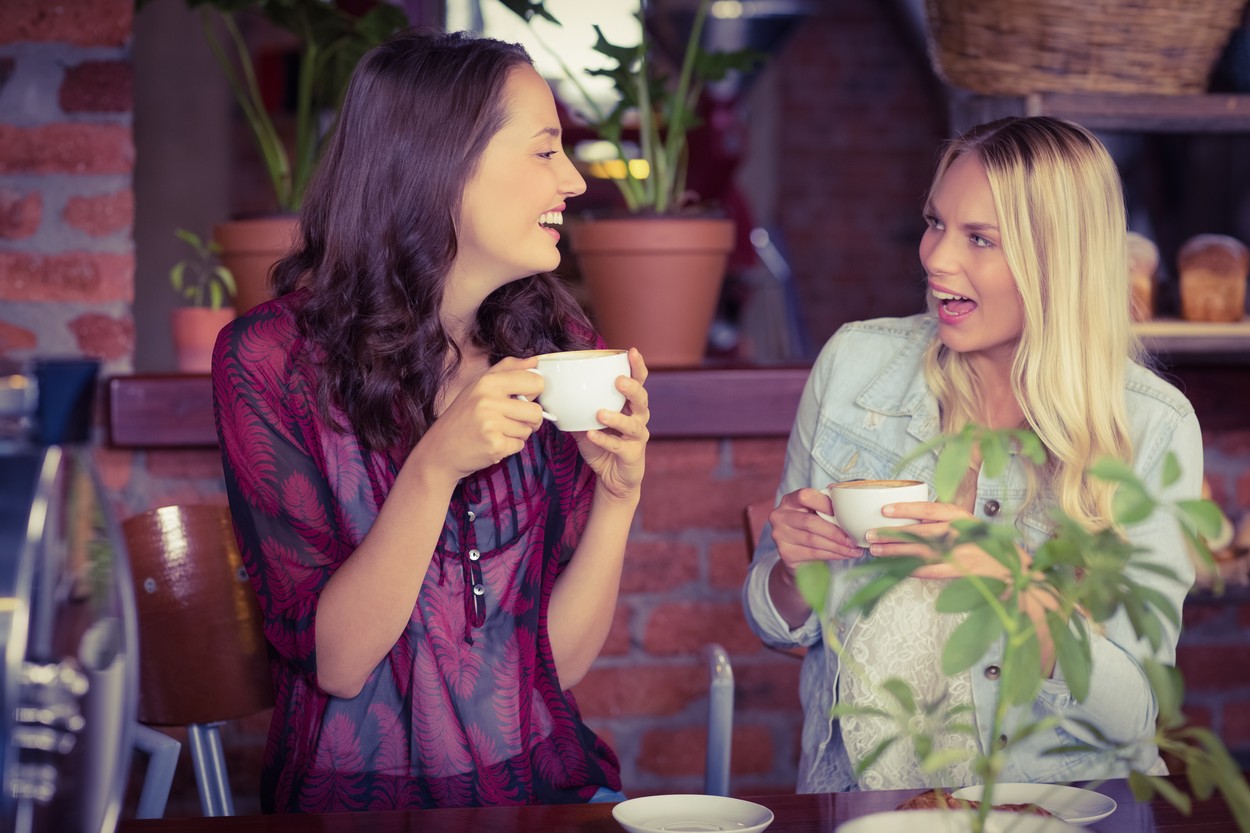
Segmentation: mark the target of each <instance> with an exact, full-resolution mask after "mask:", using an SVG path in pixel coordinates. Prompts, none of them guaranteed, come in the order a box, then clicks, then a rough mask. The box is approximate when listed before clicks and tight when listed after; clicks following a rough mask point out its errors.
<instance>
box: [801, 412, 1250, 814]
mask: <svg viewBox="0 0 1250 833" xmlns="http://www.w3.org/2000/svg"><path fill="white" fill-rule="evenodd" d="M1013 446H1014V448H1015V449H1016V450H1018V451H1019V453H1020V454H1021V455H1022V456H1025V457H1027V458H1028V459H1029V460H1031V461H1032V463H1033V464H1034V465H1036V466H1041V465H1043V464H1044V462H1045V459H1046V454H1045V451H1044V449H1043V447H1042V444H1041V442H1040V440H1038V438H1037V436H1036V435H1035V434H1033V433H1032V432H1031V431H1027V430H1011V431H990V430H986V429H982V428H979V427H977V426H968V427H967V428H965V429H964V430H963V431H962V432H960V433H958V434H956V435H951V436H944V437H939V438H937V439H935V440H934V441H932V442H930V443H928V444H926V445H924V446H922V447H920V448H919V449H917V451H916V452H915V453H914V454H913V455H912V457H909V458H908V459H914V458H915V457H916V456H919V455H922V454H928V453H932V452H934V451H938V461H937V465H936V468H935V470H934V481H935V482H934V484H933V486H934V489H935V491H936V493H937V499H938V500H939V501H945V502H949V501H951V500H952V499H953V496H954V494H955V492H956V490H957V488H958V486H959V482H960V480H961V478H962V477H963V475H964V473H965V472H966V471H967V470H968V466H969V464H970V462H971V460H972V459H973V454H974V452H975V451H977V450H979V451H980V454H981V459H982V460H983V461H984V462H983V466H984V472H985V474H986V475H987V476H989V477H994V476H997V475H998V474H1000V473H1001V472H1002V470H1003V469H1004V468H1005V466H1006V464H1007V461H1008V459H1009V456H1010V453H1009V452H1010V450H1011V449H1012V447H1013ZM1089 475H1090V476H1092V477H1096V478H1099V479H1102V480H1104V481H1110V482H1114V483H1115V484H1116V485H1117V492H1116V496H1115V521H1116V523H1117V524H1119V525H1121V526H1127V525H1130V524H1134V523H1138V522H1140V521H1143V520H1145V519H1146V518H1148V517H1150V516H1151V515H1152V514H1153V513H1155V512H1166V513H1169V514H1171V515H1173V516H1175V517H1176V519H1177V521H1178V522H1179V523H1180V525H1181V528H1182V529H1183V530H1184V533H1185V536H1186V538H1187V539H1188V541H1189V543H1190V545H1191V546H1192V548H1193V550H1194V552H1195V553H1197V554H1199V555H1200V557H1201V558H1202V560H1204V561H1206V562H1207V563H1208V564H1210V563H1211V562H1212V557H1211V553H1210V551H1209V549H1208V548H1207V545H1206V539H1207V538H1209V537H1212V536H1215V535H1217V534H1218V533H1219V530H1220V526H1221V523H1222V513H1221V512H1220V509H1219V507H1218V506H1216V505H1215V504H1214V503H1212V502H1211V501H1209V500H1183V501H1179V502H1176V503H1165V502H1161V501H1159V500H1158V499H1156V498H1155V497H1154V496H1153V494H1152V492H1151V488H1153V487H1157V486H1162V487H1166V486H1168V485H1171V484H1172V483H1174V482H1176V480H1177V479H1179V477H1180V465H1179V463H1178V462H1177V461H1176V459H1175V458H1174V457H1173V458H1171V459H1169V460H1168V461H1167V464H1166V465H1165V472H1164V480H1165V482H1164V483H1163V484H1145V483H1143V482H1141V480H1140V479H1139V478H1138V477H1137V475H1136V474H1135V473H1134V472H1133V470H1132V469H1131V468H1130V467H1128V466H1126V465H1124V464H1123V463H1120V462H1118V461H1115V460H1101V461H1098V462H1096V463H1095V464H1094V465H1093V466H1092V467H1091V468H1090V469H1089ZM1054 521H1055V532H1054V534H1053V537H1051V538H1050V539H1049V540H1048V541H1047V542H1046V543H1045V544H1044V545H1043V546H1042V547H1041V548H1040V549H1039V550H1038V551H1037V552H1036V553H1035V554H1034V556H1033V560H1032V563H1031V564H1030V565H1029V566H1028V567H1027V568H1026V567H1025V566H1024V565H1023V564H1022V561H1021V559H1020V557H1019V555H1018V553H1019V551H1020V547H1021V545H1022V541H1023V533H1021V531H1020V530H1019V529H1017V528H1016V526H1015V525H1014V524H1011V523H1009V522H1005V521H997V522H991V523H987V522H983V521H979V520H967V521H956V522H954V523H953V524H952V526H953V527H954V530H953V532H952V533H951V535H950V536H949V538H948V539H947V540H945V541H943V542H940V543H938V544H936V545H934V542H933V541H928V543H929V544H931V545H934V546H935V551H936V555H935V558H936V559H937V560H945V561H949V563H952V564H957V563H958V562H957V561H955V560H953V559H952V553H953V552H954V551H955V550H956V549H957V548H959V547H961V546H964V545H967V544H975V545H976V546H979V547H981V548H982V549H983V550H985V551H986V552H987V553H988V554H989V555H990V556H992V557H993V558H994V559H995V560H996V561H997V562H999V563H1000V564H1001V565H1002V566H1003V567H1004V568H1005V574H1006V575H1007V576H1008V577H1006V578H1004V579H1002V580H996V579H989V578H985V577H983V576H977V575H972V574H968V573H965V577H963V578H957V579H953V580H951V581H949V582H948V583H947V585H946V586H945V587H944V588H943V590H942V592H941V594H940V595H939V596H938V599H937V602H936V605H937V609H938V611H939V612H943V613H949V614H955V615H964V616H966V618H965V619H964V620H963V622H962V623H961V624H960V625H959V626H958V627H956V628H955V629H954V630H953V631H952V632H951V635H950V637H949V639H948V640H947V642H946V644H945V646H944V649H943V653H942V657H941V662H942V671H943V673H945V674H947V675H955V674H958V673H960V672H964V671H967V670H968V669H969V668H970V667H972V666H973V664H974V663H976V662H977V661H978V660H979V659H981V657H983V656H984V655H985V653H986V651H987V650H988V649H989V648H990V647H991V645H992V644H993V643H994V642H995V641H997V640H1003V641H1005V645H1006V647H1005V649H1004V654H1003V656H1004V661H1003V663H1002V665H1001V669H1000V671H999V674H1000V677H999V685H998V687H997V691H998V701H997V703H996V708H995V709H994V718H993V719H994V726H993V728H992V731H991V733H990V736H991V737H999V736H1001V733H1002V732H1003V731H1004V725H1005V721H1006V720H1007V719H1008V714H1009V712H1010V711H1011V710H1012V709H1013V707H1016V706H1020V705H1022V704H1026V703H1030V702H1032V701H1033V700H1034V698H1035V697H1036V696H1037V694H1038V692H1039V690H1040V689H1041V686H1042V682H1043V680H1042V673H1041V670H1040V654H1039V649H1038V634H1037V628H1036V626H1035V624H1034V622H1033V619H1032V618H1031V617H1030V616H1029V615H1028V614H1027V613H1026V612H1025V611H1024V609H1023V606H1022V596H1023V593H1024V592H1025V590H1026V589H1033V590H1038V589H1040V590H1042V591H1043V592H1045V593H1047V594H1049V595H1050V596H1051V598H1052V599H1053V600H1054V601H1055V603H1056V607H1055V609H1054V610H1052V611H1051V612H1049V613H1048V614H1047V617H1046V618H1047V626H1048V630H1049V632H1050V635H1051V638H1052V639H1053V642H1054V647H1055V656H1056V659H1057V662H1058V667H1059V669H1060V670H1061V671H1062V672H1063V677H1064V679H1065V681H1066V682H1067V685H1068V687H1069V688H1070V690H1071V692H1072V696H1073V697H1074V698H1075V699H1076V700H1078V701H1081V700H1084V699H1085V697H1086V696H1087V694H1088V691H1089V681H1090V671H1091V667H1092V662H1093V660H1092V657H1091V652H1090V649H1089V638H1090V633H1091V629H1093V628H1097V627H1098V625H1099V623H1101V622H1105V621H1107V620H1108V619H1110V618H1111V617H1112V616H1113V615H1115V614H1117V613H1119V612H1121V611H1122V612H1123V613H1124V614H1126V615H1127V617H1128V619H1129V621H1130V622H1131V623H1132V625H1133V628H1134V630H1135V631H1136V633H1137V635H1138V637H1139V638H1141V639H1142V640H1144V641H1145V642H1147V643H1149V644H1150V645H1152V646H1155V647H1158V645H1159V644H1160V640H1161V633H1162V625H1163V623H1164V621H1165V620H1166V621H1168V622H1170V623H1171V624H1172V625H1173V626H1176V627H1179V625H1180V611H1178V610H1175V609H1174V608H1173V606H1172V605H1171V604H1170V603H1169V601H1168V600H1167V598H1166V597H1164V596H1163V595H1162V594H1159V593H1158V592H1156V591H1153V590H1152V589H1150V588H1147V587H1143V586H1140V585H1139V584H1137V583H1136V582H1135V581H1134V580H1133V579H1132V577H1131V576H1130V575H1127V574H1126V573H1125V570H1124V567H1125V565H1126V564H1127V563H1128V561H1129V559H1130V558H1131V557H1132V556H1133V554H1134V550H1133V547H1132V545H1131V544H1129V543H1128V542H1126V541H1125V539H1124V538H1123V537H1122V536H1121V535H1120V534H1118V533H1117V532H1116V531H1115V530H1114V529H1110V528H1107V529H1098V530H1088V529H1086V528H1084V527H1082V526H1081V525H1080V524H1078V523H1076V522H1075V521H1073V520H1071V519H1070V518H1068V517H1066V516H1064V515H1063V514H1062V513H1060V512H1058V511H1057V510H1056V514H1055V516H1054ZM897 536H898V537H900V538H902V539H904V540H911V541H916V542H925V540H926V539H923V538H920V537H918V536H914V535H909V534H906V533H897ZM925 563H927V562H926V561H925V560H923V559H919V558H888V559H883V558H874V559H867V560H866V561H865V562H864V563H862V564H858V565H856V566H854V567H851V568H850V573H849V577H853V578H858V579H859V580H861V583H860V584H858V585H856V586H857V587H858V588H859V589H858V590H856V591H854V592H853V593H852V594H851V596H850V597H849V598H848V599H847V600H846V602H845V604H844V609H845V611H847V612H851V611H858V612H862V613H868V612H871V610H872V609H873V607H874V605H875V604H876V603H877V602H878V601H879V600H880V599H881V598H882V597H883V596H884V595H885V594H886V593H887V592H889V591H890V590H891V589H892V588H894V587H895V586H896V585H897V584H898V583H899V582H901V581H902V580H904V579H905V578H907V577H909V576H910V575H911V574H912V573H913V572H914V571H915V570H916V569H918V568H919V567H921V566H923V565H924V564H925ZM1158 569H1159V570H1162V569H1164V568H1162V567H1159V568H1158ZM797 581H798V586H799V588H800V590H801V592H802V593H803V595H804V598H805V599H806V600H807V601H808V603H809V604H811V605H812V606H813V608H814V609H816V610H825V599H826V598H827V594H828V590H829V586H830V572H829V570H828V567H827V565H826V564H825V563H823V562H813V563H810V564H805V565H802V566H801V567H800V568H799V571H798V575H797ZM828 613H829V614H830V615H832V614H834V613H835V611H829V612H828ZM824 630H825V634H826V638H827V639H829V640H830V645H831V647H832V648H833V649H834V650H835V651H836V652H837V653H838V654H839V657H840V661H842V662H853V660H852V659H851V658H850V657H849V656H847V655H846V654H845V653H844V652H843V651H842V647H843V646H841V645H840V644H838V643H837V639H836V637H835V636H833V634H835V632H836V629H835V628H834V627H832V626H830V627H827V628H825V629H824ZM1143 667H1144V670H1145V674H1146V676H1147V678H1148V680H1149V683H1150V686H1151V689H1152V690H1153V692H1154V695H1155V698H1156V700H1157V702H1158V704H1159V717H1158V720H1157V724H1156V734H1155V737H1154V738H1153V741H1154V743H1155V744H1156V745H1157V746H1158V748H1159V750H1160V752H1161V753H1162V754H1164V755H1165V756H1168V757H1170V758H1171V759H1172V760H1174V761H1179V762H1181V763H1182V764H1183V765H1184V772H1185V775H1186V778H1187V780H1188V785H1189V788H1190V792H1192V794H1193V796H1195V797H1197V798H1199V799H1206V798H1209V797H1211V796H1212V795H1213V794H1214V793H1215V792H1216V791H1218V792H1219V793H1220V794H1221V795H1222V796H1223V797H1224V799H1225V800H1226V801H1227V802H1228V804H1229V806H1230V808H1231V809H1232V811H1233V815H1234V817H1235V818H1236V819H1237V820H1238V824H1239V827H1240V829H1242V830H1250V787H1247V784H1246V781H1245V778H1244V777H1243V776H1242V773H1241V771H1240V768H1239V767H1238V766H1237V764H1236V761H1235V760H1234V759H1233V758H1232V757H1231V756H1230V755H1229V753H1228V751H1227V750H1226V749H1225V747H1224V745H1223V743H1222V741H1221V740H1220V739H1219V737H1218V736H1216V735H1215V734H1214V733H1213V732H1211V731H1210V730H1208V729H1206V728H1203V727H1198V726H1190V725H1187V723H1186V720H1185V717H1184V716H1183V715H1182V714H1181V702H1182V699H1183V690H1184V687H1183V680H1182V678H1181V675H1180V673H1179V671H1177V669H1176V668H1174V667H1171V666H1167V665H1164V664H1162V663H1159V662H1157V661H1155V660H1151V659H1147V660H1145V661H1144V663H1143ZM882 688H883V689H884V691H885V693H886V694H887V698H886V699H887V700H888V701H890V702H892V704H893V705H892V707H891V709H889V711H888V713H887V712H886V711H884V710H876V711H874V712H873V716H874V717H877V718H885V719H887V720H891V721H893V725H894V726H896V727H897V728H896V731H895V733H894V734H893V736H891V737H889V738H888V739H887V740H886V741H884V742H883V744H882V746H883V747H884V746H887V745H890V744H894V743H902V744H909V745H910V746H911V747H912V749H913V751H914V753H915V755H916V757H917V760H918V761H919V762H920V763H921V766H922V767H923V768H925V769H926V771H939V770H941V769H942V768H943V767H944V766H946V765H949V764H950V763H952V761H951V759H950V757H949V756H950V754H951V751H950V750H945V751H944V750H942V749H940V748H939V747H938V745H937V744H935V743H934V740H935V738H936V736H937V735H938V734H939V733H941V732H950V731H956V732H964V733H974V732H975V728H973V727H972V725H971V721H969V720H968V719H967V716H966V715H962V714H958V713H955V714H952V713H946V711H945V707H944V706H943V704H941V703H927V702H923V701H922V700H921V699H920V698H919V697H917V696H916V695H915V694H914V693H913V692H912V691H911V689H910V687H909V686H908V685H907V684H906V683H905V682H903V681H901V680H898V679H891V680H887V681H885V682H884V683H883V685H882ZM860 713H864V710H863V709H860V708H855V707H851V706H848V705H844V704H838V705H835V707H834V717H837V718H842V717H845V716H849V715H856V714H860ZM1047 721H1053V718H1046V719H1042V720H1036V721H1034V722H1031V723H1025V724H1023V725H1017V726H1015V727H1014V729H1013V737H1015V738H1017V739H1019V738H1024V737H1027V736H1028V735H1029V734H1031V733H1033V732H1035V731H1038V730H1040V729H1042V728H1046V727H1047V726H1048V725H1049V724H1048V723H1047ZM1086 728H1087V729H1089V730H1090V734H1091V736H1093V737H1101V736H1102V733H1101V732H1099V731H1098V727H1086ZM1107 745H1108V746H1111V744H1110V743H1108V744H1107ZM1087 748H1088V747H1087ZM881 751H884V749H882V750H881ZM1061 751H1065V750H1055V752H1056V753H1058V752H1061ZM1006 755H1007V750H1006V748H1005V747H1003V746H998V745H995V747H994V748H992V749H989V750H983V751H980V752H978V754H977V755H976V756H975V757H974V759H973V760H972V771H973V772H975V773H976V775H977V776H978V777H979V778H980V779H981V780H982V781H983V783H984V786H983V788H982V794H981V795H982V798H981V801H980V804H979V806H978V808H977V812H976V813H975V814H969V815H968V824H969V827H968V829H970V830H973V831H981V830H982V829H983V827H984V825H985V822H986V819H987V817H988V815H989V813H990V812H991V810H992V806H993V803H994V791H995V787H996V784H997V782H998V779H999V773H1000V772H1001V771H1002V768H1003V764H1004V761H1005V758H1006ZM867 763H871V761H868V762H867ZM1128 780H1129V784H1130V786H1131V788H1132V790H1133V792H1134V795H1135V796H1136V797H1137V798H1139V799H1140V800H1145V799H1148V798H1150V797H1151V796H1152V795H1153V794H1154V793H1155V792H1158V793H1160V794H1161V795H1163V796H1164V797H1165V798H1167V799H1168V800H1169V801H1171V802H1172V803H1173V804H1175V805H1176V806H1177V807H1178V808H1180V809H1181V810H1183V811H1188V808H1189V805H1190V801H1191V799H1190V796H1189V795H1187V794H1185V793H1184V792H1182V791H1180V790H1178V789H1177V787H1176V784H1175V783H1174V782H1172V781H1169V780H1167V779H1165V778H1162V777H1159V776H1150V775H1146V774H1143V773H1140V772H1132V773H1131V775H1130V776H1129V779H1128ZM902 812H914V811H902ZM857 829H858V828H857Z"/></svg>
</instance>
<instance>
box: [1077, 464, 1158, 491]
mask: <svg viewBox="0 0 1250 833" xmlns="http://www.w3.org/2000/svg"><path fill="white" fill-rule="evenodd" d="M1088 472H1089V473H1090V474H1091V475H1093V476H1094V477H1097V478H1098V479H1099V480H1107V481H1111V482H1114V483H1122V484H1124V485H1126V486H1136V487H1137V488H1138V489H1139V490H1144V488H1145V487H1144V485H1143V484H1142V482H1141V478H1139V477H1138V476H1137V472H1135V471H1133V468H1132V466H1130V465H1128V464H1127V463H1125V462H1124V461H1123V460H1117V459H1115V458H1114V457H1102V458H1100V459H1099V460H1098V461H1097V462H1095V463H1094V465H1092V466H1090V467H1089V469H1088Z"/></svg>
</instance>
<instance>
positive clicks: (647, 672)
mask: <svg viewBox="0 0 1250 833" xmlns="http://www.w3.org/2000/svg"><path fill="white" fill-rule="evenodd" d="M707 691H708V678H707V674H706V673H705V672H704V670H703V667H702V665H698V664H692V663H687V664H683V665H645V664H636V663H635V664H630V665H622V666H616V667H606V668H605V667H593V668H591V669H590V672H589V673H588V674H587V675H586V676H585V678H583V679H582V681H581V682H579V683H578V684H577V685H576V686H574V687H573V692H574V693H575V694H576V696H577V702H578V703H579V704H580V705H581V708H582V713H583V714H586V715H594V716H596V717H620V716H622V715H651V716H659V715H666V714H675V713H676V712H679V711H681V710H682V709H684V708H685V707H686V706H688V705H689V704H690V703H692V702H694V701H695V700H698V699H699V698H700V697H706V696H707Z"/></svg>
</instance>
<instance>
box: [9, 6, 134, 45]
mask: <svg viewBox="0 0 1250 833" xmlns="http://www.w3.org/2000/svg"><path fill="white" fill-rule="evenodd" d="M3 7H4V13H3V14H0V43H8V44H11V43H20V42H22V41H37V42H41V43H49V42H56V41H65V42H67V43H71V44H73V45H75V46H122V45H124V44H125V43H126V42H127V41H128V40H129V39H130V30H131V28H132V27H133V25H134V3H133V2H132V0H57V2H55V3H51V2H47V0H5V2H4V3H3Z"/></svg>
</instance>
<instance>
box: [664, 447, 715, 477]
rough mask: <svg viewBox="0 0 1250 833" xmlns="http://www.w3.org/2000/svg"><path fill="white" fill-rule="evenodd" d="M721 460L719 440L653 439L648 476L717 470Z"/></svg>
mask: <svg viewBox="0 0 1250 833" xmlns="http://www.w3.org/2000/svg"><path fill="white" fill-rule="evenodd" d="M720 462H721V453H720V442H719V441H717V440H664V439H660V440H653V441H652V442H651V443H650V445H649V447H648V448H647V476H648V478H650V476H651V475H652V474H660V473H663V474H670V473H673V472H676V473H678V474H679V475H680V474H687V473H694V472H704V473H709V474H710V473H711V472H713V471H715V470H716V469H717V468H718V467H719V466H720Z"/></svg>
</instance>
